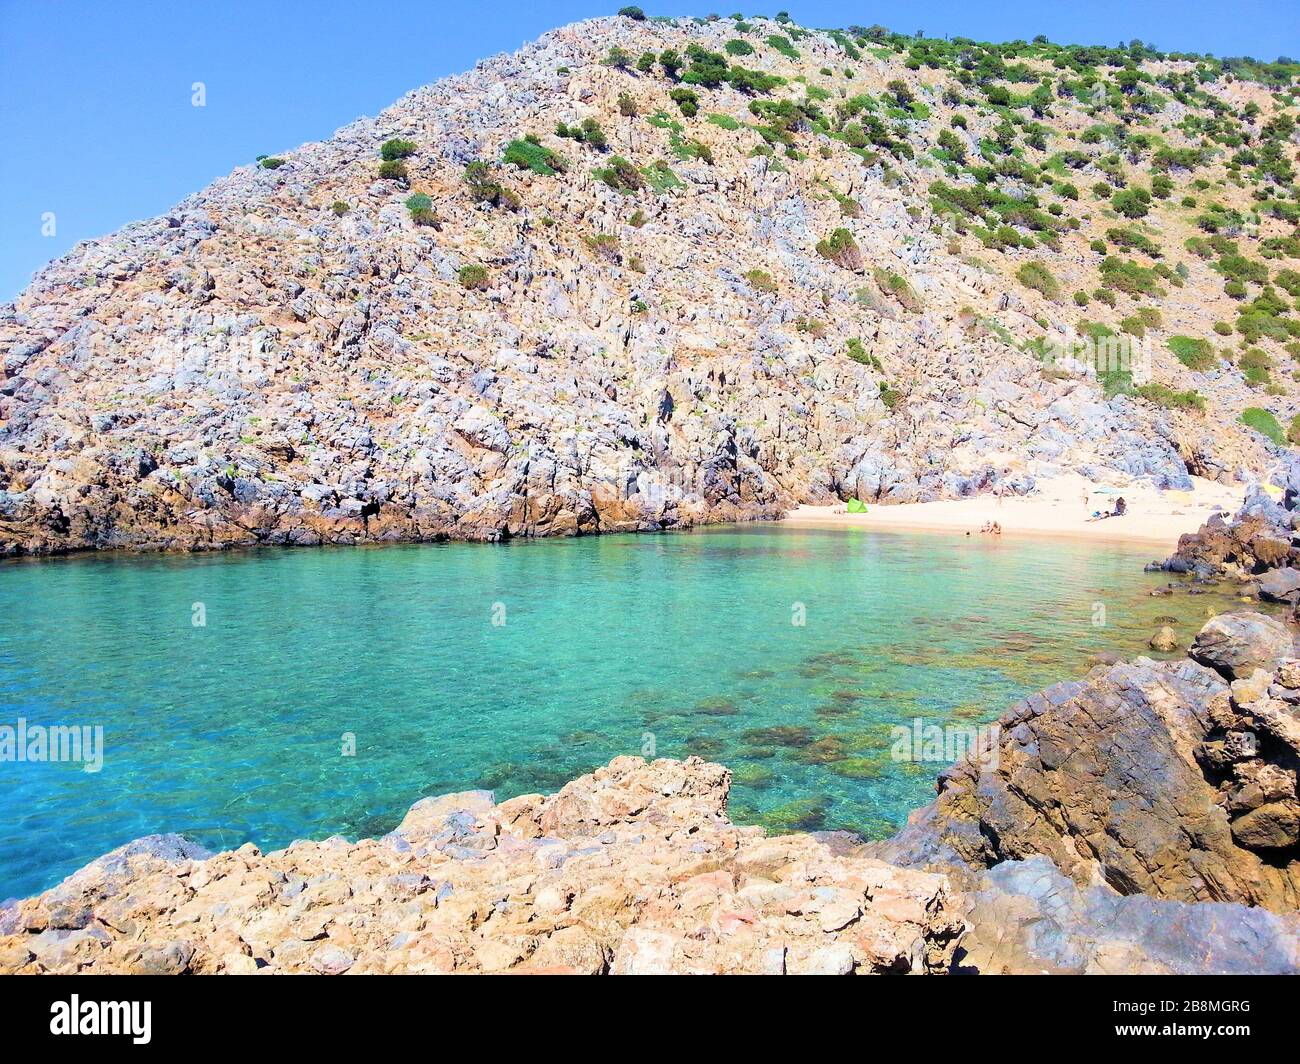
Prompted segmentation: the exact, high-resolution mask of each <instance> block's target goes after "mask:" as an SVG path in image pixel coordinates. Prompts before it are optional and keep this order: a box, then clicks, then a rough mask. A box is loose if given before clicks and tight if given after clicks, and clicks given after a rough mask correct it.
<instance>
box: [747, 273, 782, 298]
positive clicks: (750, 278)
mask: <svg viewBox="0 0 1300 1064" xmlns="http://www.w3.org/2000/svg"><path fill="white" fill-rule="evenodd" d="M745 280H746V282H748V284H749V287H750V288H752V289H754V291H755V292H767V293H772V292H775V291H776V282H775V281H774V280H772V275H771V274H770V273H768V272H767V271H766V270H750V271H749V272H748V273H746V274H745Z"/></svg>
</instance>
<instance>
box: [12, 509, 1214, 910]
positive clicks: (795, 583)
mask: <svg viewBox="0 0 1300 1064" xmlns="http://www.w3.org/2000/svg"><path fill="white" fill-rule="evenodd" d="M1148 560H1149V557H1148V553H1147V552H1146V551H1145V550H1139V551H1134V550H1131V549H1126V548H1122V547H1117V546H1109V545H1098V544H1093V543H1074V542H1071V541H1065V540H1041V541H1038V540H1015V541H1012V540H1005V541H990V540H988V539H986V538H974V537H971V538H966V537H956V536H943V535H907V534H892V533H887V534H879V533H874V534H873V533H868V532H865V531H857V530H821V529H793V528H787V527H783V526H779V525H776V526H772V525H754V526H722V527H712V528H706V529H701V530H697V531H695V532H691V533H682V534H672V535H652V536H607V537H594V538H583V539H569V540H542V541H516V542H511V543H507V544H503V545H492V546H489V545H481V544H439V545H424V546H405V545H403V546H381V547H360V548H318V549H290V550H284V549H266V550H260V551H251V552H241V553H229V554H220V555H186V556H176V555H156V556H104V555H98V556H82V557H72V558H64V559H52V560H41V561H34V560H13V561H9V562H5V563H3V564H0V725H9V726H14V725H15V724H16V722H17V720H18V719H19V718H22V719H24V720H25V721H26V722H27V726H28V727H29V728H30V727H31V726H33V725H46V726H49V725H66V726H69V727H76V726H80V727H90V728H95V727H102V728H103V747H102V757H103V764H102V769H101V771H98V772H95V773H88V772H85V771H83V766H82V765H81V764H80V763H68V762H56V761H50V762H36V763H33V762H24V763H16V762H5V763H0V794H2V795H3V808H4V816H3V818H0V897H5V896H24V895H28V894H32V893H35V892H37V891H40V890H43V889H46V888H48V887H50V886H51V885H53V884H54V883H56V882H57V881H58V880H59V879H60V878H62V877H63V876H65V875H67V874H68V873H69V872H71V871H73V870H75V869H76V868H78V867H80V866H81V865H82V864H84V863H85V862H87V861H88V860H90V859H91V858H93V857H95V856H97V855H99V854H101V853H104V852H105V851H107V850H109V849H112V848H113V847H115V846H119V845H121V844H122V843H124V842H127V841H129V840H131V839H133V838H137V837H139V836H141V835H146V834H149V833H152V832H167V831H175V832H180V833H182V834H185V835H187V836H189V837H191V838H193V839H194V840H196V841H198V842H200V843H202V844H203V845H205V846H208V847H209V848H213V849H216V848H231V847H235V846H238V845H240V844H242V843H244V842H248V841H251V842H254V843H256V844H257V845H259V846H261V847H263V848H266V849H270V848H276V847H279V846H283V845H286V844H288V843H289V842H291V841H292V840H293V839H295V838H307V837H311V838H323V837H325V836H328V835H331V834H342V835H346V836H348V837H350V838H352V837H361V836H369V835H379V834H383V833H385V832H387V831H389V830H391V829H392V828H393V827H394V826H395V825H396V824H397V822H398V821H399V820H400V819H401V816H402V814H403V813H404V811H405V810H406V809H407V808H408V807H409V806H410V805H411V804H412V803H413V802H415V801H416V800H417V799H418V798H420V797H421V796H424V795H429V794H441V793H444V792H447V791H453V790H464V789H471V788H489V789H494V790H496V791H497V794H498V797H500V798H505V797H509V796H512V795H515V794H520V793H525V792H529V791H552V790H555V789H557V788H559V787H560V786H562V785H563V784H564V783H565V782H567V781H568V780H569V779H572V778H573V777H574V776H577V775H580V774H581V773H584V772H587V771H590V770H591V769H592V768H594V767H595V766H597V765H600V764H603V763H605V762H607V761H608V760H610V759H611V758H612V757H615V756H617V755H619V754H644V753H651V754H653V755H655V756H660V757H685V756H687V755H690V754H698V755H700V756H702V757H705V758H707V759H710V760H716V761H721V762H723V763H724V764H726V765H728V766H729V767H730V768H731V769H732V770H733V772H734V774H735V782H734V786H733V790H732V802H731V815H732V817H733V819H735V820H737V821H738V822H742V823H757V824H763V825H765V826H766V827H768V828H769V829H771V830H774V831H790V830H802V829H808V830H812V829H844V830H848V831H852V832H854V833H857V834H859V835H862V836H864V837H868V838H880V837H884V836H886V835H888V834H891V833H892V832H893V831H894V830H895V829H896V828H897V827H898V826H899V825H901V824H902V822H903V821H904V819H905V818H906V815H907V813H908V812H909V811H910V810H911V809H913V808H915V807H917V806H919V805H922V804H924V803H925V802H927V801H928V800H929V799H930V797H931V796H932V795H933V793H934V778H935V776H936V775H937V774H938V772H939V771H941V770H942V768H943V767H944V766H943V764H942V763H934V762H930V761H897V760H895V759H894V758H893V757H891V732H892V730H893V729H896V728H899V727H903V728H911V727H913V726H914V722H916V721H918V720H920V721H923V722H925V725H926V726H930V725H939V726H947V725H952V726H961V727H970V728H975V727H978V726H981V725H984V724H987V723H988V722H990V721H992V720H995V719H996V717H997V716H998V715H1000V714H1001V712H1002V711H1003V710H1004V709H1005V708H1006V706H1007V705H1008V704H1009V703H1011V702H1012V701H1014V700H1015V699H1017V698H1019V697H1022V696H1023V695H1025V694H1027V693H1029V692H1030V691H1032V690H1035V689H1037V688H1040V687H1042V686H1044V685H1046V684H1049V683H1052V682H1055V681H1057V680H1063V679H1068V678H1072V677H1077V676H1080V675H1082V674H1083V673H1084V672H1086V670H1087V669H1088V668H1089V667H1090V663H1091V662H1092V661H1093V660H1095V656H1096V655H1098V654H1106V653H1115V654H1120V655H1125V656H1134V655H1136V654H1139V653H1146V654H1152V652H1151V651H1149V650H1148V649H1147V647H1146V640H1147V639H1148V638H1149V636H1150V635H1151V633H1152V632H1153V631H1154V630H1155V628H1157V627H1159V626H1160V625H1161V624H1172V625H1173V626H1174V628H1175V630H1176V631H1177V632H1178V634H1179V637H1180V639H1181V640H1182V643H1183V645H1184V646H1185V645H1186V643H1187V642H1188V641H1189V640H1190V638H1191V636H1192V634H1194V632H1195V631H1196V629H1197V628H1199V626H1200V625H1201V624H1202V623H1203V622H1204V620H1205V618H1206V617H1207V616H1209V615H1211V614H1213V613H1216V612H1220V611H1222V610H1224V609H1230V608H1233V607H1234V606H1235V605H1237V603H1236V602H1235V600H1234V599H1232V598H1231V597H1230V595H1228V594H1227V593H1223V592H1221V591H1220V590H1219V589H1209V590H1207V591H1205V593H1203V594H1189V593H1188V592H1187V590H1186V589H1183V588H1180V589H1179V590H1178V591H1176V592H1175V593H1174V594H1172V595H1168V596H1162V597H1153V596H1152V594H1151V592H1152V590H1153V589H1156V588H1160V587H1163V586H1164V585H1165V584H1166V583H1167V581H1168V579H1169V578H1168V576H1165V575H1160V574H1145V573H1143V572H1142V565H1143V563H1144V562H1146V561H1148ZM1198 590H1199V589H1198ZM1152 656H1156V655H1154V654H1152Z"/></svg>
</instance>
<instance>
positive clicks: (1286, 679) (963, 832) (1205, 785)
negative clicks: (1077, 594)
mask: <svg viewBox="0 0 1300 1064" xmlns="http://www.w3.org/2000/svg"><path fill="white" fill-rule="evenodd" d="M1191 654H1192V657H1193V658H1194V659H1196V660H1184V661H1177V662H1164V663H1157V662H1153V661H1150V660H1147V659H1144V658H1139V659H1138V660H1137V661H1135V662H1132V663H1129V664H1119V665H1113V666H1099V667H1098V668H1096V669H1094V670H1093V671H1092V672H1091V673H1090V674H1089V675H1088V677H1087V678H1086V679H1085V680H1082V681H1078V682H1072V683H1062V684H1057V685H1055V686H1053V687H1049V688H1048V689H1047V690H1045V691H1043V692H1041V693H1039V694H1036V695H1034V696H1032V697H1030V698H1028V699H1026V700H1024V701H1023V702H1020V703H1018V704H1017V705H1015V706H1013V707H1012V708H1011V709H1010V710H1009V711H1008V712H1007V713H1006V714H1005V715H1004V716H1003V717H1002V719H1001V725H1002V731H1001V735H1000V742H999V745H998V748H997V750H996V757H994V758H990V759H988V760H986V761H984V762H983V763H982V764H977V763H975V762H972V761H970V760H965V761H962V762H959V763H958V764H957V765H955V766H953V767H952V768H951V769H949V770H948V771H947V772H946V773H944V775H943V776H942V777H941V778H940V783H939V795H938V797H937V798H936V800H935V801H934V802H933V803H932V804H931V805H929V806H927V807H926V808H925V809H923V810H921V811H919V812H918V813H916V814H914V815H913V817H912V819H911V820H910V822H909V824H908V826H907V827H906V828H905V829H904V830H903V831H902V832H900V833H899V835H898V836H896V837H895V838H894V839H893V840H890V842H888V843H886V844H883V845H880V846H878V847H876V848H875V849H874V851H873V852H876V853H878V855H879V856H881V857H882V858H884V859H886V860H890V861H894V862H897V863H901V864H905V865H909V866H917V867H927V868H934V869H944V870H947V871H950V872H952V873H953V874H954V877H955V880H956V881H957V882H958V883H960V884H961V885H962V886H963V887H971V888H974V889H978V887H979V875H978V873H979V870H982V869H986V868H991V867H993V866H995V865H999V864H1000V863H1001V862H1004V861H1011V860H1020V859H1026V858H1031V857H1034V856H1038V855H1042V856H1046V857H1048V858H1050V859H1051V861H1053V862H1054V863H1055V864H1056V865H1057V866H1058V867H1059V868H1060V869H1061V870H1062V871H1063V872H1064V873H1065V874H1067V875H1068V876H1069V877H1070V878H1072V879H1073V880H1074V881H1075V882H1076V883H1078V884H1080V885H1085V886H1086V885H1093V884H1106V885H1108V886H1109V887H1110V888H1111V889H1112V890H1113V891H1115V892H1117V893H1119V894H1122V895H1133V894H1145V895H1150V896H1151V897H1154V898H1166V899H1173V900H1178V901H1186V902H1201V901H1216V902H1239V903H1243V904H1246V905H1257V906H1263V907H1264V908H1267V909H1271V910H1274V911H1276V912H1279V913H1287V912H1293V911H1294V910H1295V909H1296V908H1297V906H1298V905H1300V802H1298V801H1297V797H1296V770H1297V766H1300V661H1298V660H1296V659H1295V658H1294V657H1293V656H1292V655H1293V654H1294V649H1293V647H1292V644H1291V639H1290V636H1289V634H1288V633H1287V630H1286V629H1285V628H1284V627H1283V626H1282V625H1280V624H1278V623H1277V622H1275V621H1272V620H1270V619H1269V618H1266V617H1263V616H1261V615H1259V614H1249V613H1237V614H1227V615H1224V616H1221V617H1217V618H1215V619H1214V620H1213V621H1211V622H1210V623H1209V624H1207V625H1206V626H1205V628H1204V629H1203V630H1202V631H1201V632H1200V633H1199V634H1198V635H1197V637H1196V639H1195V641H1194V643H1193V647H1192V651H1191Z"/></svg>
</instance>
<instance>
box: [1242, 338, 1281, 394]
mask: <svg viewBox="0 0 1300 1064" xmlns="http://www.w3.org/2000/svg"><path fill="white" fill-rule="evenodd" d="M1237 367H1238V368H1239V369H1240V370H1241V371H1242V374H1243V375H1244V376H1245V378H1246V383H1247V384H1251V385H1255V386H1256V387H1258V386H1259V385H1262V384H1267V383H1268V382H1269V381H1270V380H1271V379H1272V378H1271V371H1272V369H1273V360H1272V359H1271V358H1269V357H1268V355H1267V354H1266V353H1265V352H1264V351H1263V350H1262V349H1261V348H1258V347H1248V348H1246V350H1245V351H1243V352H1242V353H1241V356H1240V357H1239V358H1238V359H1237Z"/></svg>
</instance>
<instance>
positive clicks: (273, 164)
mask: <svg viewBox="0 0 1300 1064" xmlns="http://www.w3.org/2000/svg"><path fill="white" fill-rule="evenodd" d="M286 161H287V160H285V159H281V158H280V157H279V156H276V155H263V156H262V157H261V158H260V159H259V160H258V161H257V165H258V166H260V167H261V168H262V169H263V170H278V169H280V167H282V166H283V165H284V164H285V162H286Z"/></svg>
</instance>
